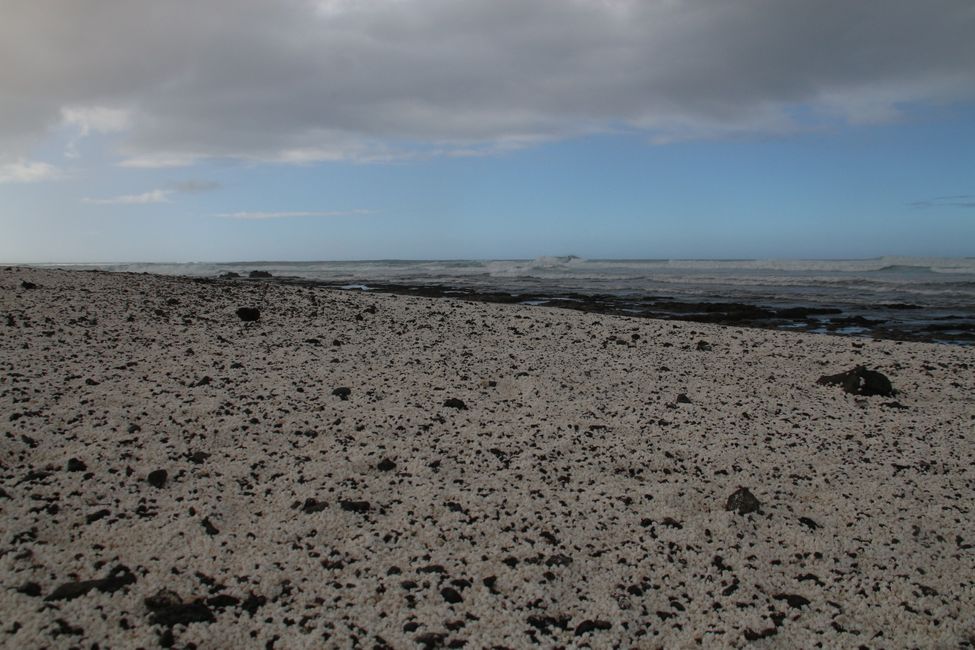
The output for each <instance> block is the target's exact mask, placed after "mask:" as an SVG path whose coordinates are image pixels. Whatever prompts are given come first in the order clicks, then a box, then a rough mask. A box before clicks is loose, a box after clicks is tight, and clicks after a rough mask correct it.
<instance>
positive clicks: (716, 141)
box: [0, 0, 975, 263]
mask: <svg viewBox="0 0 975 650" xmlns="http://www.w3.org/2000/svg"><path fill="white" fill-rule="evenodd" d="M115 4H116V3H102V2H91V3H90V4H88V5H87V7H86V9H87V11H86V12H84V13H83V14H82V13H79V14H72V9H71V5H70V4H64V5H63V7H62V11H60V12H54V11H48V12H45V11H43V10H38V9H37V8H36V7H34V6H32V5H31V4H29V3H26V2H24V3H22V4H21V3H19V0H18V1H17V2H14V11H13V12H12V14H13V16H14V20H12V21H7V22H6V23H5V24H7V25H8V27H7V28H6V29H8V30H11V32H10V33H8V34H3V33H0V37H2V36H7V37H9V38H6V39H0V42H3V41H5V42H7V43H8V44H7V45H0V50H2V49H3V48H4V47H6V48H8V49H13V50H14V51H13V53H11V52H6V54H18V55H20V56H19V58H14V59H11V58H9V57H8V58H7V59H6V60H8V61H10V60H19V61H25V62H27V63H25V64H24V65H23V66H21V68H23V69H18V70H16V71H11V70H10V69H6V70H4V71H3V73H2V74H0V95H2V96H4V97H15V98H16V100H17V101H14V102H12V104H11V105H12V106H13V107H14V108H13V109H10V108H8V109H3V108H0V147H2V148H0V230H2V232H3V233H4V236H3V237H2V238H0V261H3V262H10V263H15V262H86V261H90V262H110V261H234V260H313V259H376V258H402V259H445V258H531V257H535V256H539V255H562V254H576V255H580V256H584V257H590V258H665V257H672V258H678V257H680V258H755V257H761V258H768V257H772V258H793V257H803V258H855V257H875V256H882V255H918V256H970V255H975V95H973V94H972V89H973V88H975V73H973V72H972V71H973V70H975V47H973V46H972V45H971V44H970V43H969V41H971V40H972V39H970V38H966V37H965V36H964V35H965V34H969V35H970V33H972V32H970V31H966V29H967V28H972V29H975V11H973V9H972V8H971V5H970V3H965V2H938V3H935V4H937V5H939V6H938V7H933V8H932V10H931V12H924V13H923V15H922V14H921V12H920V10H919V9H916V7H917V5H916V3H906V4H901V3H897V2H893V3H871V2H864V3H862V5H860V7H861V8H863V10H862V11H861V12H859V13H857V15H850V13H849V12H850V10H849V9H848V8H846V7H848V5H845V4H844V3H830V2H826V3H812V2H802V1H799V0H793V1H792V2H788V3H778V5H776V6H778V7H782V6H785V9H779V10H778V11H771V12H770V11H769V8H770V7H771V5H768V4H767V3H763V2H759V1H758V0H754V1H752V0H748V1H743V2H740V3H731V5H729V4H724V5H720V4H717V3H711V2H685V3H680V2H678V3H634V2H629V1H627V0H619V1H618V2H612V1H609V0H598V1H597V0H569V1H568V2H566V3H562V4H559V3H554V4H553V3H552V2H550V1H549V0H527V1H526V2H523V3H518V4H516V3H507V2H500V3H497V2H495V3H494V4H490V3H486V2H482V1H478V0H473V1H471V2H467V3H453V4H451V3H445V2H441V1H438V0H377V1H376V2H374V3H370V4H361V3H356V2H354V1H351V0H346V1H344V2H336V1H335V0H331V1H329V2H319V3H317V4H316V3H311V4H310V3H308V2H297V1H296V2H290V1H288V2H282V3H280V5H279V6H278V7H277V9H269V8H268V7H265V6H264V5H266V4H267V3H253V4H252V3H248V2H245V3H243V4H241V5H234V6H235V7H241V6H246V7H248V8H249V9H245V10H244V11H242V12H241V14H242V15H243V17H242V18H240V19H239V22H238V23H236V24H235V23H233V22H232V21H231V23H230V24H224V23H219V22H217V23H215V22H214V21H213V20H208V18H213V17H214V16H218V15H220V11H221V10H222V9H226V6H222V5H223V3H221V2H217V1H216V0H210V1H209V2H201V3H197V4H194V5H193V7H195V8H196V11H198V12H200V13H201V15H196V16H194V15H193V13H192V12H189V13H186V12H185V11H184V12H183V13H182V14H181V13H179V12H178V11H176V12H174V14H173V15H172V16H162V17H159V16H156V19H157V20H158V22H159V23H160V24H161V26H160V27H159V30H160V34H158V35H156V34H154V33H148V34H144V36H145V39H144V40H140V39H131V38H130V37H128V36H127V32H126V21H132V24H137V25H140V27H139V29H143V30H144V29H149V30H150V31H151V30H153V29H154V28H153V27H152V26H149V27H146V26H145V23H144V22H140V21H144V20H145V18H146V14H145V8H146V7H148V5H141V6H142V8H143V10H142V11H141V12H140V9H139V7H140V3H133V6H134V7H135V8H129V9H127V10H124V11H119V10H118V8H117V7H114V5H115ZM176 4H178V3H176ZM312 5H314V10H311V9H309V7H310V6H312ZM458 6H462V7H464V8H465V10H459V9H457V7H458ZM729 6H733V7H735V9H734V10H728V9H727V7H729ZM499 7H500V8H499ZM647 7H651V8H653V10H652V11H651V10H649V9H647ZM674 7H677V9H674ZM871 7H872V12H873V13H871ZM911 7H914V8H915V9H914V10H910V9H911ZM93 9H94V10H93ZM183 9H186V7H183ZM898 9H901V10H902V11H898ZM935 10H938V11H940V14H938V15H932V14H934V13H937V12H935ZM248 11H250V13H248ZM208 12H210V13H209V14H208ZM262 12H271V13H270V14H268V15H264V14H263V13H262ZM553 12H555V13H553ZM118 13H120V14H121V15H117V14H118ZM770 13H771V14H772V15H771V16H770V15H769V14H770ZM92 14H94V17H93V16H92ZM945 14H948V15H947V16H946V15H945ZM553 16H554V19H553ZM759 16H761V17H763V18H762V20H765V21H766V23H762V22H761V20H759V21H758V24H755V21H756V20H758V17H759ZM99 18H101V19H102V20H104V22H96V23H95V24H91V21H97V20H98V19H99ZM109 18H111V20H109ZM407 19H408V20H407ZM854 19H856V20H860V21H862V23H863V24H862V32H858V30H857V25H856V24H853V25H851V21H852V20H854ZM897 20H902V21H904V23H903V24H899V23H898V22H897ZM167 21H169V22H167ZM533 21H536V22H533ZM641 21H646V22H645V23H641ZM404 24H405V25H406V26H405V27H404V26H403V25H404ZM634 24H635V25H636V27H634ZM11 25H13V26H12V27H11ZM661 25H663V27H661ZM745 25H748V26H749V27H748V30H745V28H744V26H745ZM834 25H835V26H840V25H842V26H844V29H843V30H842V32H843V33H842V35H835V34H834V33H833V32H832V31H831V26H834ZM904 25H909V26H910V29H912V30H914V31H915V32H916V41H917V42H916V43H915V44H913V45H912V44H911V41H910V40H908V41H904V40H903V39H901V40H899V41H898V40H897V39H895V38H894V35H901V34H902V33H903V32H902V30H900V27H903V26H904ZM533 26H534V27H533ZM167 27H168V28H170V29H172V28H174V27H178V28H180V29H182V30H183V31H184V32H185V33H186V34H187V36H186V39H187V43H188V44H187V45H186V50H187V51H186V52H175V51H173V50H172V49H166V48H171V45H169V42H170V40H171V39H167V38H165V37H166V31H165V30H166V28H167ZM516 27H517V30H516V31H519V30H520V31H524V32H525V33H524V34H523V35H516V36H511V32H512V30H513V29H515V28H516ZM3 29H5V28H3V27H0V32H2V31H3ZM83 30H89V32H90V31H91V30H95V31H96V32H99V33H101V35H102V36H103V38H104V39H105V40H106V41H115V42H116V43H117V46H118V47H119V48H120V49H121V51H123V52H124V51H125V50H126V48H128V49H130V50H131V54H132V56H133V57H135V56H136V55H138V56H139V57H146V58H147V59H148V60H151V61H153V63H151V64H149V63H147V64H138V65H136V64H131V65H130V64H129V63H126V62H125V61H124V57H120V58H115V57H112V58H109V59H106V58H105V55H104V53H102V52H100V51H97V50H92V51H90V52H89V51H86V50H85V48H86V47H90V46H85V45H82V46H80V47H81V49H80V50H78V49H72V47H71V46H72V44H74V45H77V43H76V42H75V39H78V38H80V36H79V35H78V34H76V32H81V31H83ZM736 30H737V31H736ZM790 30H791V32H790ZM671 31H673V32H676V34H677V35H678V36H679V35H680V34H682V33H684V34H685V35H695V36H697V37H700V38H701V39H703V40H701V41H699V42H698V44H697V45H694V44H693V43H692V44H690V45H689V44H688V43H687V42H686V41H687V40H688V39H681V38H676V37H673V36H671V35H670V32H671ZM14 32H16V34H15V33H14ZM197 32H199V33H197ZM549 32H552V33H549ZM789 33H793V34H794V37H793V38H790V39H786V38H782V35H783V34H789ZM851 33H852V35H851ZM282 34H283V36H282ZM823 34H825V35H827V37H829V38H834V39H835V41H836V42H835V43H833V45H834V47H832V48H827V49H828V50H829V51H828V52H825V53H824V51H823V43H822V42H821V38H823ZM14 36H16V38H14ZM157 36H158V38H157ZM367 37H368V38H367ZM898 38H900V36H898ZM11 39H12V40H13V44H12V45H10V44H9V43H10V41H11ZM54 39H57V41H56V42H55V40H54ZM275 39H280V40H275ZM763 39H766V40H767V41H768V42H767V43H765V45H764V47H763V48H756V47H755V46H753V42H755V41H756V40H757V41H758V42H759V44H762V42H763ZM869 39H877V40H875V41H872V42H870V41H869ZM690 40H692V41H693V39H690ZM806 40H808V41H809V43H807V44H806V45H803V42H804V41H806ZM888 41H889V42H888ZM86 42H87V41H86ZM220 43H224V44H225V47H223V48H217V45H218V44H220ZM241 43H243V44H249V46H248V47H246V48H244V49H241V50H240V52H239V53H240V56H241V57H243V60H237V59H235V57H234V56H231V55H230V54H225V53H224V50H230V51H231V53H233V52H232V51H233V49H234V47H243V46H242V45H239V44H241ZM362 43H367V44H368V45H363V44H362ZM38 44H41V45H42V46H44V51H45V57H44V60H43V61H41V62H39V63H37V64H36V69H31V66H32V64H31V63H30V61H31V54H30V53H31V52H36V48H37V45H38ZM235 44H238V45H235ZM934 44H937V47H935V45H934ZM49 45H50V47H47V46H49ZM708 47H711V48H713V49H714V51H715V52H717V53H720V54H721V55H722V56H723V57H724V58H715V57H714V56H713V55H712V56H707V54H708V52H707V48H708ZM804 47H805V48H815V49H814V52H815V53H816V54H817V56H818V57H819V58H828V59H830V60H828V61H820V60H818V59H817V61H816V62H815V63H807V59H808V58H809V56H810V51H809V50H808V49H803V48H804ZM32 48H33V49H32ZM154 48H156V49H157V50H158V51H156V52H155V54H154ZM769 48H772V49H769ZM775 48H778V49H779V50H780V51H775ZM844 48H846V49H845V50H844ZM884 48H889V52H888V53H887V54H886V55H884ZM895 48H897V49H895ZM912 48H916V51H912ZM754 49H760V50H761V51H760V52H758V53H756V52H754V51H753V50H754ZM18 50H19V51H18ZM62 50H63V51H62ZM254 50H256V51H257V54H254V53H253V51H254ZM834 50H839V51H838V52H837V51H834ZM900 50H907V52H900ZM922 50H923V51H922ZM878 51H879V52H880V55H879V58H876V56H878V55H876V53H877V52H878ZM864 52H868V53H873V54H864ZM894 52H897V53H896V54H895V53H894ZM4 53H5V52H2V51H0V54H4ZM692 55H694V56H696V57H699V58H701V59H702V60H705V61H706V63H707V64H706V65H702V64H698V63H695V61H697V59H696V58H693V57H692ZM59 57H61V58H59ZM247 57H254V58H250V59H248V58H247ZM688 57H691V58H690V59H689V60H690V61H691V63H688V62H687V60H688ZM120 59H121V62H120ZM726 59H727V60H726ZM780 59H781V61H780ZM918 59H920V61H919V60H918ZM157 61H161V62H162V63H155V62H157ZM404 61H405V62H404ZM566 61H572V62H573V63H572V64H571V65H569V64H568V63H566ZM766 61H768V62H766ZM966 63H967V66H966V65H965V64H966ZM431 66H432V67H431ZM640 66H642V67H640ZM522 68H524V69H522ZM850 69H852V70H854V71H856V72H855V73H854V72H851V71H850ZM966 75H967V76H966ZM319 76H321V77H322V78H324V81H322V82H321V83H318V82H316V81H314V80H315V79H318V78H319ZM326 82H327V83H326Z"/></svg>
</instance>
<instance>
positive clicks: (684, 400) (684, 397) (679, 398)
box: [677, 393, 691, 404]
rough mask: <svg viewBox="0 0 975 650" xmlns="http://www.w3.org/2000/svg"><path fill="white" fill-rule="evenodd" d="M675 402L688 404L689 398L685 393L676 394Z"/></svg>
mask: <svg viewBox="0 0 975 650" xmlns="http://www.w3.org/2000/svg"><path fill="white" fill-rule="evenodd" d="M677 403H678V404H690V403H691V398H690V397H688V396H687V395H686V394H685V393H680V394H679V395H678V396H677Z"/></svg>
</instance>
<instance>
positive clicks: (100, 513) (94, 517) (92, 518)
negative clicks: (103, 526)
mask: <svg viewBox="0 0 975 650" xmlns="http://www.w3.org/2000/svg"><path fill="white" fill-rule="evenodd" d="M110 514H112V513H111V511H109V510H107V509H105V508H102V509H101V510H96V511H95V512H93V513H91V514H90V515H87V516H86V517H85V523H87V524H91V523H94V522H96V521H98V520H99V519H104V518H105V517H107V516H109V515H110Z"/></svg>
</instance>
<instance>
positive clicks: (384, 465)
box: [376, 458, 396, 472]
mask: <svg viewBox="0 0 975 650" xmlns="http://www.w3.org/2000/svg"><path fill="white" fill-rule="evenodd" d="M376 469H378V470H379V471H380V472H392V471H393V470H394V469H396V463H394V462H393V461H391V460H390V459H388V458H383V459H382V460H381V461H380V462H379V464H378V465H376Z"/></svg>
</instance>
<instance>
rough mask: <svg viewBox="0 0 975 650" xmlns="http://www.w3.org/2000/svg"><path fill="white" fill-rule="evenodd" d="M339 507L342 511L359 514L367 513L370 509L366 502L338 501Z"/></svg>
mask: <svg viewBox="0 0 975 650" xmlns="http://www.w3.org/2000/svg"><path fill="white" fill-rule="evenodd" d="M339 505H340V506H341V507H342V510H346V511H348V512H358V513H359V514H364V513H366V512H369V510H370V509H371V506H370V505H369V502H368V501H339Z"/></svg>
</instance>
